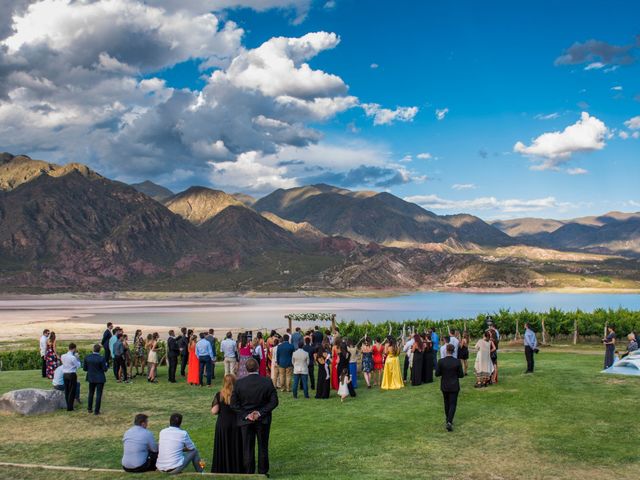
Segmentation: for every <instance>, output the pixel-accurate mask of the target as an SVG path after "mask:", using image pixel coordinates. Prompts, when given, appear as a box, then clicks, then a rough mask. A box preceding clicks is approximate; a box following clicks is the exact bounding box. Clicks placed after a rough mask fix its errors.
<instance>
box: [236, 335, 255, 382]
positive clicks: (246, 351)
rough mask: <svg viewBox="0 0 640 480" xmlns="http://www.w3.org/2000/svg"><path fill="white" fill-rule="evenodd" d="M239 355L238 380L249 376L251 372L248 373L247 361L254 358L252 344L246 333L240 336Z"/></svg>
mask: <svg viewBox="0 0 640 480" xmlns="http://www.w3.org/2000/svg"><path fill="white" fill-rule="evenodd" d="M238 355H239V363H238V379H241V378H243V377H246V376H247V375H249V372H247V360H249V359H250V358H251V357H253V354H252V351H251V342H249V340H248V339H247V334H246V333H243V334H242V335H241V336H240V342H239V344H238Z"/></svg>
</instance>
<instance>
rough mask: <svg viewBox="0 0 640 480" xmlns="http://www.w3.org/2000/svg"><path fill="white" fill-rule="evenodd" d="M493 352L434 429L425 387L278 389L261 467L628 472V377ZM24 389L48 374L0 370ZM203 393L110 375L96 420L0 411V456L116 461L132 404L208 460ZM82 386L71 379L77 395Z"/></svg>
mask: <svg viewBox="0 0 640 480" xmlns="http://www.w3.org/2000/svg"><path fill="white" fill-rule="evenodd" d="M500 360H501V382H500V384H499V385H496V386H493V387H490V388H487V389H481V390H476V389H473V388H472V386H473V379H472V378H471V377H467V378H466V379H464V381H463V391H462V394H461V396H460V400H459V407H458V414H457V417H456V430H455V432H453V433H447V432H446V431H445V430H444V425H443V413H442V398H441V395H440V392H439V389H438V386H437V385H436V384H431V385H424V386H421V387H414V388H411V387H407V388H405V389H403V390H401V391H394V392H382V391H379V390H375V389H372V390H365V389H362V388H359V389H358V397H357V398H356V399H354V400H348V401H346V402H345V403H344V404H340V402H339V400H338V399H337V398H335V397H334V398H331V399H329V400H325V401H320V400H315V399H311V400H304V399H302V398H301V399H298V400H297V401H294V400H293V399H292V398H291V395H290V394H282V395H280V398H281V404H280V407H279V408H278V409H277V410H276V412H275V415H274V424H273V428H272V435H271V449H270V456H271V474H272V476H273V477H275V478H318V477H325V478H354V479H355V478H398V477H402V478H426V477H432V478H436V477H437V478H456V479H466V478H469V479H471V478H473V479H475V478H487V479H512V478H566V479H570V478H583V479H591V478H593V479H596V478H598V479H599V478H602V477H604V476H613V477H616V478H631V477H633V478H635V477H636V475H634V474H632V472H638V471H640V458H639V456H640V453H639V451H640V450H639V448H638V443H637V438H638V437H637V432H636V429H635V428H630V426H631V425H633V424H635V417H636V414H637V405H638V398H639V396H640V378H630V377H617V376H616V377H614V376H607V375H601V374H599V373H598V372H599V370H600V368H601V362H602V357H601V356H600V355H597V356H596V355H575V354H571V353H560V352H558V353H556V352H550V351H545V352H543V353H541V354H540V355H539V356H538V357H537V362H538V363H537V367H538V370H537V372H536V374H535V375H523V374H522V371H523V370H524V358H523V355H522V354H520V353H504V354H501V358H500ZM161 375H164V371H162V370H161ZM217 375H218V379H220V376H221V374H220V372H218V374H217ZM163 378H164V377H161V380H163ZM83 383H84V382H83ZM216 384H217V385H219V383H218V382H216ZM30 386H36V387H42V388H48V383H47V382H46V381H44V380H42V379H41V378H39V374H38V372H37V371H26V372H2V373H0V394H1V393H4V392H6V391H9V390H13V389H17V388H25V387H30ZM215 391H216V389H215V388H214V389H207V388H195V387H189V386H187V385H185V384H183V383H178V384H175V385H171V384H167V383H163V382H161V383H160V384H158V385H150V384H148V383H147V382H146V381H136V382H134V383H133V384H131V385H122V384H116V383H114V382H112V381H111V382H110V383H108V384H107V386H106V389H105V397H104V402H103V413H104V415H102V416H100V417H97V418H96V417H94V416H92V415H88V414H86V413H85V412H84V411H77V412H74V413H73V414H67V412H65V411H60V412H57V413H55V414H52V415H47V416H36V417H13V416H5V417H1V418H0V421H1V425H2V430H3V431H4V432H5V433H4V434H3V435H2V436H0V461H3V462H16V463H40V464H53V465H72V466H82V467H95V468H119V461H120V456H121V443H120V439H121V436H122V433H123V432H124V431H125V430H126V429H127V428H128V427H129V425H130V424H131V421H132V419H133V416H134V414H135V413H138V412H140V411H142V412H145V413H147V414H149V415H150V416H151V429H152V430H153V431H154V432H155V433H156V435H157V432H158V431H159V430H160V429H161V428H163V427H164V426H165V424H166V423H167V421H168V417H169V415H170V413H172V412H173V411H180V412H182V413H183V414H184V416H185V421H184V427H185V428H186V429H187V430H188V431H189V432H190V433H191V435H192V438H193V439H194V441H195V443H196V445H197V446H198V448H199V450H200V452H201V453H202V454H203V456H204V458H205V459H206V461H207V464H208V466H209V463H210V461H211V449H212V445H213V431H214V418H213V417H212V416H211V415H210V414H209V405H210V403H211V398H212V396H213V394H214V393H215ZM85 393H86V384H83V397H84V396H85ZM50 473H51V472H48V473H47V472H45V471H41V470H33V471H28V472H25V471H18V469H14V468H11V467H0V478H16V479H27V478H35V479H39V478H53V477H51V475H50ZM155 477H156V475H149V478H155ZM189 477H190V476H183V477H181V478H189ZM65 478H68V479H75V478H84V477H83V476H82V474H80V475H79V476H74V474H70V475H66V474H65ZM91 478H92V479H94V480H99V479H101V478H105V479H106V478H120V476H119V475H116V476H114V475H113V474H105V476H104V477H103V476H101V474H92V475H91ZM122 478H131V477H130V476H126V475H123V476H122ZM145 478H147V477H145ZM193 478H196V477H195V476H193Z"/></svg>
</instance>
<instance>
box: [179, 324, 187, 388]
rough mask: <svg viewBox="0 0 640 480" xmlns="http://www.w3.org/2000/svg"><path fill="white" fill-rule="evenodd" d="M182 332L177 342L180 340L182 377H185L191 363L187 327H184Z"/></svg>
mask: <svg viewBox="0 0 640 480" xmlns="http://www.w3.org/2000/svg"><path fill="white" fill-rule="evenodd" d="M180 332H181V334H180V336H179V337H178V338H177V339H176V340H178V346H179V347H180V376H182V377H184V376H185V374H186V370H187V363H188V362H189V335H187V327H182V328H181V329H180Z"/></svg>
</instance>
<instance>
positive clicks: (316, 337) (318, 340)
mask: <svg viewBox="0 0 640 480" xmlns="http://www.w3.org/2000/svg"><path fill="white" fill-rule="evenodd" d="M312 339H313V346H314V347H319V346H320V345H322V340H324V334H323V333H322V332H321V331H320V327H318V326H317V325H316V326H315V327H314V329H313V335H312Z"/></svg>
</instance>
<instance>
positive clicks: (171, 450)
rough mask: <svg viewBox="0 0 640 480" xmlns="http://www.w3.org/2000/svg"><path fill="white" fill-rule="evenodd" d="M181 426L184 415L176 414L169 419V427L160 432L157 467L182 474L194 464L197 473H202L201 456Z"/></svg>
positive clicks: (163, 470)
mask: <svg viewBox="0 0 640 480" xmlns="http://www.w3.org/2000/svg"><path fill="white" fill-rule="evenodd" d="M180 425H182V415H181V414H179V413H174V414H173V415H171V418H170V419H169V427H168V428H165V429H164V430H162V431H161V432H160V437H159V441H158V443H159V447H158V460H157V462H156V467H157V468H158V470H160V471H162V472H167V473H180V472H182V471H183V470H184V469H185V468H186V467H187V466H188V465H189V464H190V463H192V464H193V468H194V469H195V470H196V472H198V473H200V472H202V467H201V466H200V454H199V453H198V450H197V449H196V446H195V445H194V444H193V442H192V441H191V437H189V434H188V433H187V432H186V431H185V430H182V429H181V428H180Z"/></svg>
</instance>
